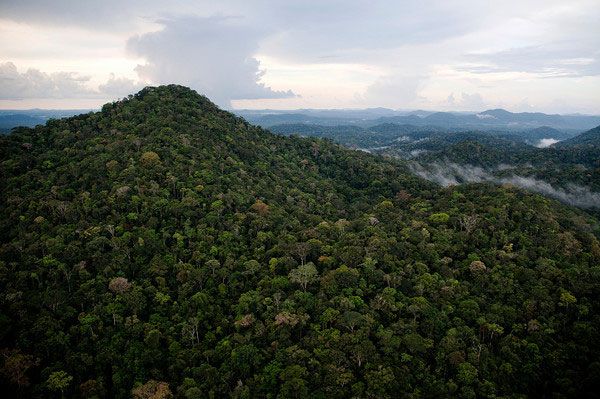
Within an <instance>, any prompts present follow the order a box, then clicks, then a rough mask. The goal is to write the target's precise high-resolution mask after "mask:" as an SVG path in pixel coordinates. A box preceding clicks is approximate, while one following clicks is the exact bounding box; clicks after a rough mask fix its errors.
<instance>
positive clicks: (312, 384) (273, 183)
mask: <svg viewBox="0 0 600 399" xmlns="http://www.w3.org/2000/svg"><path fill="white" fill-rule="evenodd" d="M0 154H1V164H0V169H1V170H2V173H1V174H0V294H1V295H0V351H1V352H2V355H3V356H2V364H1V369H0V383H1V386H0V388H1V389H2V391H3V392H4V393H5V394H6V395H7V396H8V397H14V396H18V395H20V396H23V397H49V396H52V395H55V396H56V397H58V396H59V394H60V396H62V395H63V394H64V395H65V396H68V397H86V398H92V397H109V398H110V397H116V398H127V397H131V396H134V397H136V398H150V397H154V398H159V397H160V398H168V397H173V396H175V397H181V398H204V397H218V398H221V397H237V398H248V397H267V398H276V397H278V398H294V397H295V398H300V397H302V398H303V397H328V398H329V397H331V398H347V397H361V398H362V397H372V398H373V397H377V398H385V397H406V398H420V397H465V398H474V397H488V398H493V397H519V396H523V397H524V396H527V397H539V398H542V397H551V396H554V397H594V395H597V391H596V390H595V386H596V384H597V381H598V380H599V378H600V374H599V367H598V364H599V363H598V361H599V359H600V299H599V298H600V268H599V266H598V265H599V264H600V244H599V241H598V237H599V232H598V220H596V219H594V218H592V217H590V216H589V215H587V214H586V213H584V212H582V211H579V210H577V209H574V208H570V207H567V206H564V205H562V204H560V203H558V202H556V201H553V200H549V199H546V198H544V197H541V196H539V195H533V194H529V193H527V192H524V191H522V190H519V189H516V188H514V187H513V186H510V185H506V186H504V187H496V186H493V185H489V184H479V185H465V186H457V187H449V188H443V189H442V188H439V187H438V186H436V185H434V184H432V183H429V182H427V181H425V180H421V179H419V178H417V177H414V176H413V175H412V174H411V173H409V172H408V167H407V166H406V164H404V163H403V162H400V161H395V160H389V159H384V158H382V157H377V156H373V155H370V154H367V153H363V152H360V151H352V150H349V149H345V148H343V147H340V146H338V145H336V144H333V143H332V142H330V141H327V140H321V139H315V138H299V137H283V136H278V135H275V134H272V133H270V132H269V131H266V130H264V129H262V128H259V127H255V126H252V125H250V124H249V123H247V122H246V121H245V120H243V119H241V118H239V117H236V116H234V115H233V114H231V113H228V112H225V111H222V110H220V109H218V108H217V107H216V106H215V105H214V104H212V103H211V102H210V101H209V100H208V99H207V98H206V97H203V96H200V95H198V94H197V93H195V92H194V91H191V90H189V89H187V88H184V87H181V86H173V85H172V86H161V87H157V88H146V89H143V90H142V91H140V92H139V93H137V94H136V95H132V96H129V97H128V98H127V99H124V100H123V101H119V102H115V103H111V104H106V105H105V106H104V107H102V110H101V111H100V112H96V113H89V114H85V115H79V116H75V117H71V118H67V119H60V120H52V121H50V122H48V123H47V124H46V125H44V126H37V127H35V128H19V129H16V130H15V131H13V133H11V134H10V135H8V136H2V137H0Z"/></svg>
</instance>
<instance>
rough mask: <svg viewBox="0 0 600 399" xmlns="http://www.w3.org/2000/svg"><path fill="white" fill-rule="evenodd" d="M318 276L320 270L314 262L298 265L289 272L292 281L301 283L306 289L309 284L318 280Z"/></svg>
mask: <svg viewBox="0 0 600 399" xmlns="http://www.w3.org/2000/svg"><path fill="white" fill-rule="evenodd" d="M318 276H319V272H318V271H317V267H316V266H315V265H314V263H312V262H308V263H307V264H305V265H301V266H298V267H297V268H295V269H293V270H292V271H290V273H289V274H288V277H289V279H290V281H291V282H293V283H297V284H300V286H301V287H302V290H304V291H306V288H307V286H308V284H310V283H312V282H313V281H316V280H317V278H318Z"/></svg>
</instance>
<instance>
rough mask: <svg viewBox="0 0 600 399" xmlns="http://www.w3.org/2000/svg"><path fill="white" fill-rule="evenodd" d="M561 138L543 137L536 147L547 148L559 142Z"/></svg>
mask: <svg viewBox="0 0 600 399" xmlns="http://www.w3.org/2000/svg"><path fill="white" fill-rule="evenodd" d="M559 141H560V140H556V139H541V140H540V141H539V142H538V143H537V144H536V147H537V148H546V147H550V146H551V145H553V144H556V143H558V142H559Z"/></svg>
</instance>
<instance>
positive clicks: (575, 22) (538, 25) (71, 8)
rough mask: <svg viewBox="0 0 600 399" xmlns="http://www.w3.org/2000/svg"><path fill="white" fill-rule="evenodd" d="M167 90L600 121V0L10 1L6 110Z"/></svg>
mask: <svg viewBox="0 0 600 399" xmlns="http://www.w3.org/2000/svg"><path fill="white" fill-rule="evenodd" d="M169 83H177V84H182V85H185V86H189V87H191V88H193V89H195V90H197V91H198V92H199V93H201V94H205V95H206V96H208V97H209V98H210V99H211V100H212V101H214V102H215V103H217V104H218V105H220V106H222V107H224V108H234V109H235V108H238V109H239V108H249V109H263V108H271V109H298V108H370V107H387V108H393V109H406V110H409V109H426V110H442V111H482V110H484V109H490V108H505V109H508V110H510V111H515V112H516V111H519V112H523V111H541V112H548V113H563V114H564V113H586V114H600V0H569V1H565V0H560V1H554V0H543V1H538V0H504V1H502V2H499V1H491V0H489V1H485V0H454V1H447V0H418V1H417V0H415V1H412V0H405V1H400V0H394V1H392V0H371V1H357V0H343V1H341V0H339V1H338V0H320V1H317V0H279V1H272V0H220V1H214V0H212V1H204V0H200V1H198V0H196V1H183V0H172V1H169V2H164V1H156V0H144V1H141V0H128V1H122V0H121V1H116V0H103V1H101V2H99V1H94V2H92V1H84V0H52V1H34V0H19V1H8V0H0V109H28V108H61V109H84V108H96V107H99V106H100V105H101V104H103V103H106V102H109V101H114V100H117V99H120V98H122V97H124V96H126V95H127V94H131V93H134V92H136V91H137V90H139V89H141V88H142V87H144V86H147V85H159V84H169Z"/></svg>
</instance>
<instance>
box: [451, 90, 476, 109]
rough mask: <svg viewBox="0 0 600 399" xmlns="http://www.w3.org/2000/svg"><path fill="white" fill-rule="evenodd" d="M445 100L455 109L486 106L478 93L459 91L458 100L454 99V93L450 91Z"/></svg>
mask: <svg viewBox="0 0 600 399" xmlns="http://www.w3.org/2000/svg"><path fill="white" fill-rule="evenodd" d="M446 102H447V103H448V105H450V106H452V107H455V108H457V109H467V110H481V109H484V108H485V107H486V102H485V101H484V100H483V97H482V96H481V94H479V93H472V94H470V93H461V95H460V100H457V99H456V97H455V96H454V93H450V95H449V96H448V98H447V99H446Z"/></svg>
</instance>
